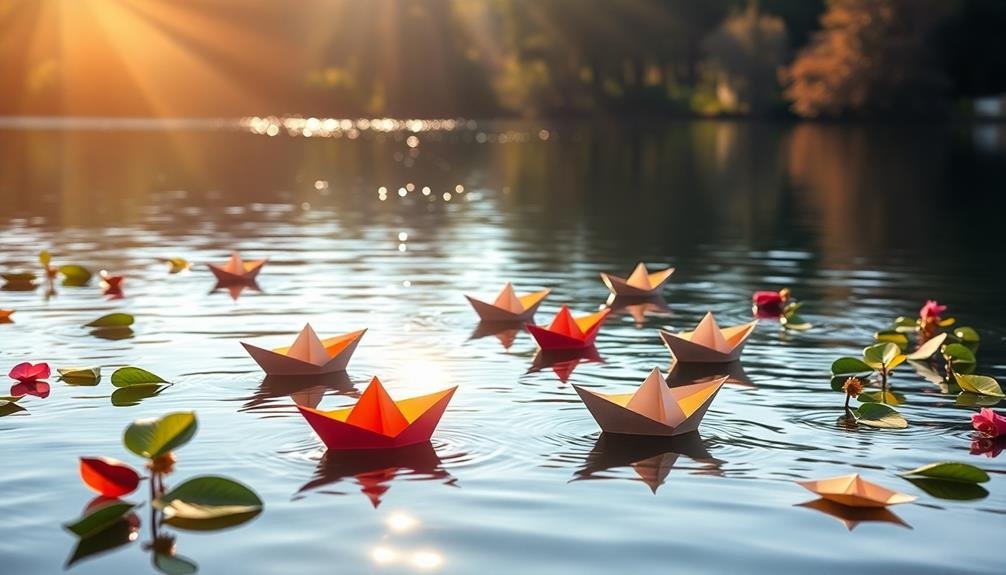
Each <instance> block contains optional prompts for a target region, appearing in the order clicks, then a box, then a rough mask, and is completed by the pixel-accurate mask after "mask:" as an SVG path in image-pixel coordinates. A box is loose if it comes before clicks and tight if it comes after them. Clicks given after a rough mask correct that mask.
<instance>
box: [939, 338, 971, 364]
mask: <svg viewBox="0 0 1006 575" xmlns="http://www.w3.org/2000/svg"><path fill="white" fill-rule="evenodd" d="M942 353H943V357H944V358H945V359H949V360H951V361H953V362H954V363H955V364H958V363H960V364H972V365H973V364H975V363H976V362H977V359H976V358H975V354H974V353H973V352H972V351H971V350H970V349H968V348H967V347H965V346H964V345H961V344H959V343H948V344H947V345H945V346H943V352H942Z"/></svg>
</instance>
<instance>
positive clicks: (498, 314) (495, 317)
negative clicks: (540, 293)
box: [465, 296, 544, 322]
mask: <svg viewBox="0 0 1006 575" xmlns="http://www.w3.org/2000/svg"><path fill="white" fill-rule="evenodd" d="M465 297H466V298H467V299H468V302H469V303H471V304H472V307H473V308H475V313H477V314H479V317H480V318H481V319H482V321H485V322H515V321H527V320H529V319H531V318H532V317H534V312H536V311H538V306H540V305H541V302H542V301H544V298H542V299H540V300H538V302H537V303H535V304H533V305H532V306H531V307H529V308H527V309H526V310H524V311H523V312H521V313H514V312H512V311H509V310H505V309H503V308H499V307H496V306H494V305H492V304H490V303H486V302H484V301H479V300H477V299H475V298H473V297H471V296H465Z"/></svg>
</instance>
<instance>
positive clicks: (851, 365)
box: [831, 357, 873, 375]
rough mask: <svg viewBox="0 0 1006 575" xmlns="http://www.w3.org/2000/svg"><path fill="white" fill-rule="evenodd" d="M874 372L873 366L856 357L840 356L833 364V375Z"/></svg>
mask: <svg viewBox="0 0 1006 575" xmlns="http://www.w3.org/2000/svg"><path fill="white" fill-rule="evenodd" d="M872 372H873V368H872V367H870V366H869V365H867V364H866V363H864V362H863V360H861V359H857V358H855V357H840V358H838V359H836V360H835V362H834V363H832V364H831V373H832V375H861V374H866V373H872Z"/></svg>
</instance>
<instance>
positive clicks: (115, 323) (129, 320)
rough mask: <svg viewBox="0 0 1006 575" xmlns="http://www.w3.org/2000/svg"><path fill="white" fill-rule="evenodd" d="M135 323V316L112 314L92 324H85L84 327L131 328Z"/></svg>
mask: <svg viewBox="0 0 1006 575" xmlns="http://www.w3.org/2000/svg"><path fill="white" fill-rule="evenodd" d="M133 321H134V319H133V316H131V315H129V314H128V313H110V314H108V315H103V316H101V317H99V318H98V319H96V320H94V321H92V322H91V323H85V324H84V327H129V326H131V325H133Z"/></svg>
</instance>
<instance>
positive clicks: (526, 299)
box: [465, 282, 552, 322]
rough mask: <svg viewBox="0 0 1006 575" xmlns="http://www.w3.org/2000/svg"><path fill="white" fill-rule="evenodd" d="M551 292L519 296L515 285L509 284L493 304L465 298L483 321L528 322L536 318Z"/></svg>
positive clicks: (544, 290)
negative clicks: (539, 307) (536, 313)
mask: <svg viewBox="0 0 1006 575" xmlns="http://www.w3.org/2000/svg"><path fill="white" fill-rule="evenodd" d="M551 291H552V290H549V289H543V290H541V291H537V292H534V293H529V294H525V295H522V296H518V295H517V294H516V293H514V290H513V285H512V284H511V283H510V282H507V284H506V285H505V286H503V290H502V291H500V293H499V295H498V296H496V300H495V301H493V303H486V302H484V301H480V300H477V299H475V298H473V297H471V296H467V295H466V296H465V297H466V298H468V301H469V302H470V303H471V304H472V307H473V308H475V312H476V313H477V314H479V317H480V318H482V321H493V322H503V321H526V320H529V319H531V318H532V317H534V312H535V311H537V310H538V306H539V305H541V302H542V301H544V300H545V298H546V297H547V296H548V294H549V293H550V292H551Z"/></svg>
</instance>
